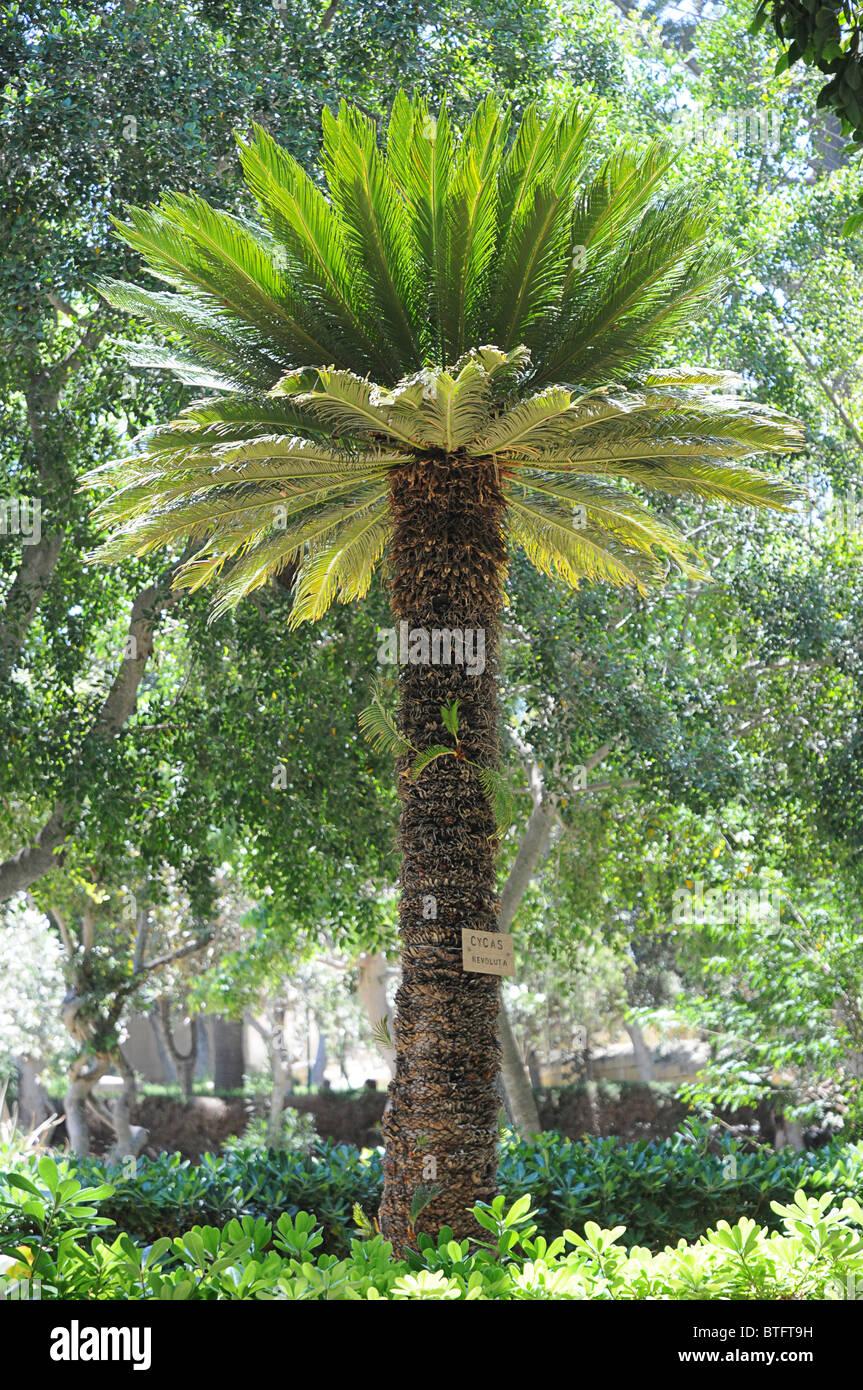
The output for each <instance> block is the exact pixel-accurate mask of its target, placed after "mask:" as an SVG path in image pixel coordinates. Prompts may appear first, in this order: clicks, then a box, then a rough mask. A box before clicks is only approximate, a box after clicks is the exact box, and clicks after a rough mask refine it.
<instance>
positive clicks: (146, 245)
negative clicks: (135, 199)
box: [114, 193, 331, 365]
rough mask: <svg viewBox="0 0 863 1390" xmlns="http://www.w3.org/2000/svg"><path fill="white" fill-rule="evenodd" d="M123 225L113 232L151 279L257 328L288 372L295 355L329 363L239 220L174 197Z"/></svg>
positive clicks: (133, 212) (322, 344) (302, 312)
mask: <svg viewBox="0 0 863 1390" xmlns="http://www.w3.org/2000/svg"><path fill="white" fill-rule="evenodd" d="M129 218H130V220H129V221H128V222H126V223H124V222H120V221H118V220H116V219H114V225H115V226H116V227H117V229H118V231H119V232H120V233H121V235H122V236H123V238H124V240H125V241H127V242H128V243H129V245H130V246H132V247H133V248H134V249H135V250H136V251H139V252H140V253H141V255H142V256H143V257H144V259H145V261H146V262H147V264H148V266H149V267H150V269H151V271H152V272H153V273H154V274H155V275H157V276H158V277H159V278H161V279H165V280H167V281H168V282H169V283H171V284H173V285H176V286H178V287H179V288H180V289H184V290H187V291H191V292H192V294H193V295H194V296H195V297H196V299H197V300H198V302H199V303H205V304H208V305H209V306H210V307H211V308H212V309H213V310H214V311H215V312H217V313H222V314H226V315H228V316H229V317H232V318H234V319H235V320H237V321H239V322H241V323H245V324H248V325H250V326H252V327H254V328H255V329H257V330H258V332H260V333H261V334H262V335H263V336H264V337H265V338H266V339H267V340H268V341H269V342H270V344H271V349H273V350H276V351H277V353H278V355H279V357H280V358H281V360H282V361H283V362H284V363H285V364H286V365H288V364H289V363H291V362H292V361H294V360H295V357H296V355H297V354H299V355H300V361H301V362H308V361H312V362H319V361H321V360H327V359H328V358H329V357H330V356H331V353H330V352H329V351H328V344H327V342H326V340H325V338H324V337H322V336H321V335H320V334H316V333H315V332H314V331H311V332H310V331H307V327H306V322H305V321H306V320H307V316H308V310H307V309H304V307H303V305H302V303H301V302H300V300H299V299H298V298H297V297H295V296H294V294H293V293H292V290H291V288H290V286H289V283H288V282H287V281H286V280H285V279H284V277H283V276H282V274H281V273H280V271H279V270H278V269H277V268H276V266H275V265H274V264H273V262H272V260H271V259H270V258H269V257H268V256H267V254H266V252H265V251H264V249H263V247H262V245H261V243H260V241H259V240H258V238H256V237H254V236H252V235H251V234H250V232H249V231H248V228H247V227H246V226H244V225H243V223H242V222H240V221H239V220H238V219H237V218H235V217H231V216H230V214H228V213H226V212H218V211H217V210H216V209H215V208H211V207H210V206H209V204H208V203H206V202H205V201H204V199H203V198H198V197H194V196H191V195H185V194H179V193H174V194H166V195H165V196H164V197H163V199H162V201H161V203H160V204H159V205H158V207H156V208H153V209H151V210H145V209H143V208H131V209H130V212H129ZM312 322H313V320H312V319H311V318H310V317H308V323H309V324H311V323H312ZM279 350H280V351H279Z"/></svg>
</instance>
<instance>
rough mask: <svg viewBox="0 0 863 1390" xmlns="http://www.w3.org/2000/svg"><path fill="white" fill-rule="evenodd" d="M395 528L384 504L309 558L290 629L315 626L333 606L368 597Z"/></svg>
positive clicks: (302, 571) (302, 570) (342, 529)
mask: <svg viewBox="0 0 863 1390" xmlns="http://www.w3.org/2000/svg"><path fill="white" fill-rule="evenodd" d="M391 531H392V525H391V522H390V519H389V514H388V508H387V504H386V502H385V501H383V500H382V501H380V502H379V503H378V504H377V505H376V506H374V507H370V508H369V510H368V511H367V512H363V513H362V514H361V515H360V516H357V517H356V518H355V519H354V520H353V521H352V522H351V524H350V525H349V526H344V527H340V528H339V531H338V533H337V537H336V539H335V540H334V541H333V542H332V543H331V544H329V545H326V546H324V547H323V548H321V549H320V550H318V551H317V552H315V553H313V554H312V555H311V556H309V557H307V558H306V560H305V561H304V562H303V564H302V566H301V567H300V571H299V574H298V575H297V581H296V585H295V589H294V602H293V607H292V608H291V619H290V626H291V627H298V626H299V625H300V623H304V622H314V621H315V620H316V619H318V618H320V617H322V616H323V614H324V613H326V611H327V609H328V608H329V607H330V605H331V604H332V603H334V602H335V601H338V602H339V603H351V602H352V601H353V600H354V599H358V598H362V597H363V596H364V595H365V594H366V593H368V589H369V585H370V584H371V581H372V575H373V574H374V572H375V567H376V566H377V564H378V561H379V560H380V558H381V556H382V554H383V552H384V548H385V546H386V544H387V541H388V540H389V537H390V533H391Z"/></svg>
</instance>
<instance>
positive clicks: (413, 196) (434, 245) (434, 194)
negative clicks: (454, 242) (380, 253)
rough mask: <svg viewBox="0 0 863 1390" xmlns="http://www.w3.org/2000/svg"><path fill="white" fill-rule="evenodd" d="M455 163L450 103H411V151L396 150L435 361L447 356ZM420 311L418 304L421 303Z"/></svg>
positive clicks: (427, 344) (426, 343)
mask: <svg viewBox="0 0 863 1390" xmlns="http://www.w3.org/2000/svg"><path fill="white" fill-rule="evenodd" d="M452 167H453V137H452V130H451V128H450V123H449V117H448V115H447V112H446V107H441V110H440V113H439V114H438V116H436V117H435V116H432V114H431V112H430V110H429V107H428V105H427V103H426V101H425V100H424V98H422V97H419V98H416V99H415V101H414V104H413V107H412V128H411V137H410V149H409V157H408V159H407V160H404V159H402V158H400V157H399V155H398V153H397V154H396V165H395V170H394V172H395V177H396V178H397V180H398V181H399V184H400V186H401V192H402V199H403V202H404V205H405V215H406V218H407V227H408V230H409V232H410V238H411V249H412V257H413V262H414V268H415V275H416V279H417V282H418V285H419V287H420V289H421V291H422V290H424V300H423V303H424V307H425V311H426V312H425V320H426V322H425V323H424V324H423V328H422V335H423V349H424V354H425V355H426V356H429V357H431V360H432V361H435V362H437V363H438V364H439V365H443V364H444V363H445V362H446V361H447V353H446V346H445V343H444V337H443V327H442V325H443V323H444V315H445V309H444V302H445V294H446V284H447V260H446V257H447V240H446V216H447V212H446V209H447V196H448V192H449V187H450V179H451V174H452ZM418 311H419V306H418Z"/></svg>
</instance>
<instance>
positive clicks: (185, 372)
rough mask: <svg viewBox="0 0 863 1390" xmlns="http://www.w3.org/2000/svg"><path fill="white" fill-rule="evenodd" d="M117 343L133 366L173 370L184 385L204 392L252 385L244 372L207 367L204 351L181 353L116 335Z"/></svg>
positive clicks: (162, 370) (172, 373) (165, 370)
mask: <svg viewBox="0 0 863 1390" xmlns="http://www.w3.org/2000/svg"><path fill="white" fill-rule="evenodd" d="M114 343H115V346H117V347H119V348H122V349H123V352H124V354H125V357H126V361H127V362H128V363H129V366H130V367H149V368H153V369H155V370H156V371H160V372H170V373H171V375H172V376H175V377H176V378H177V380H178V381H182V383H183V385H184V386H197V387H199V388H201V389H202V390H204V391H242V390H243V389H244V387H246V386H248V384H249V383H248V381H247V380H246V379H245V377H244V376H243V375H242V374H238V375H236V376H227V375H225V373H224V372H219V371H218V370H217V369H216V368H215V367H211V366H208V365H207V363H206V361H202V360H201V357H202V355H203V354H201V355H194V354H192V353H189V352H178V351H177V350H176V349H175V348H169V347H162V346H160V344H158V343H135V342H130V341H127V340H126V339H124V338H115V339H114Z"/></svg>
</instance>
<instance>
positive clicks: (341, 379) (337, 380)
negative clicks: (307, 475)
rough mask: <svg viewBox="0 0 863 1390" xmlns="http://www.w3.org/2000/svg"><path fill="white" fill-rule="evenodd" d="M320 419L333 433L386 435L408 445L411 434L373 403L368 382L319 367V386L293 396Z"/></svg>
mask: <svg viewBox="0 0 863 1390" xmlns="http://www.w3.org/2000/svg"><path fill="white" fill-rule="evenodd" d="M295 399H296V401H297V402H298V404H299V405H302V406H307V407H308V409H309V410H311V411H312V413H313V414H314V415H317V417H318V418H319V419H320V420H324V421H326V423H327V424H328V425H330V427H331V428H332V430H333V432H334V433H335V434H338V433H339V432H340V431H342V432H344V433H348V434H358V435H369V434H371V435H386V436H389V438H390V439H392V440H394V441H396V442H398V443H400V444H406V445H407V446H408V447H410V446H411V445H412V444H413V442H414V441H413V440H412V439H411V437H410V435H409V434H408V433H407V432H406V431H404V430H402V429H400V428H399V427H398V426H397V425H396V424H394V423H393V422H392V420H391V418H390V416H389V414H388V413H387V411H386V409H385V408H382V407H379V406H376V405H375V404H374V395H373V387H372V386H371V384H370V383H369V382H368V381H367V380H365V379H363V378H361V377H358V376H354V374H353V373H352V372H333V371H327V370H322V371H320V372H319V373H318V386H317V387H316V389H315V390H313V391H304V392H302V393H301V394H300V395H298V396H297V397H296V398H295Z"/></svg>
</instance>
